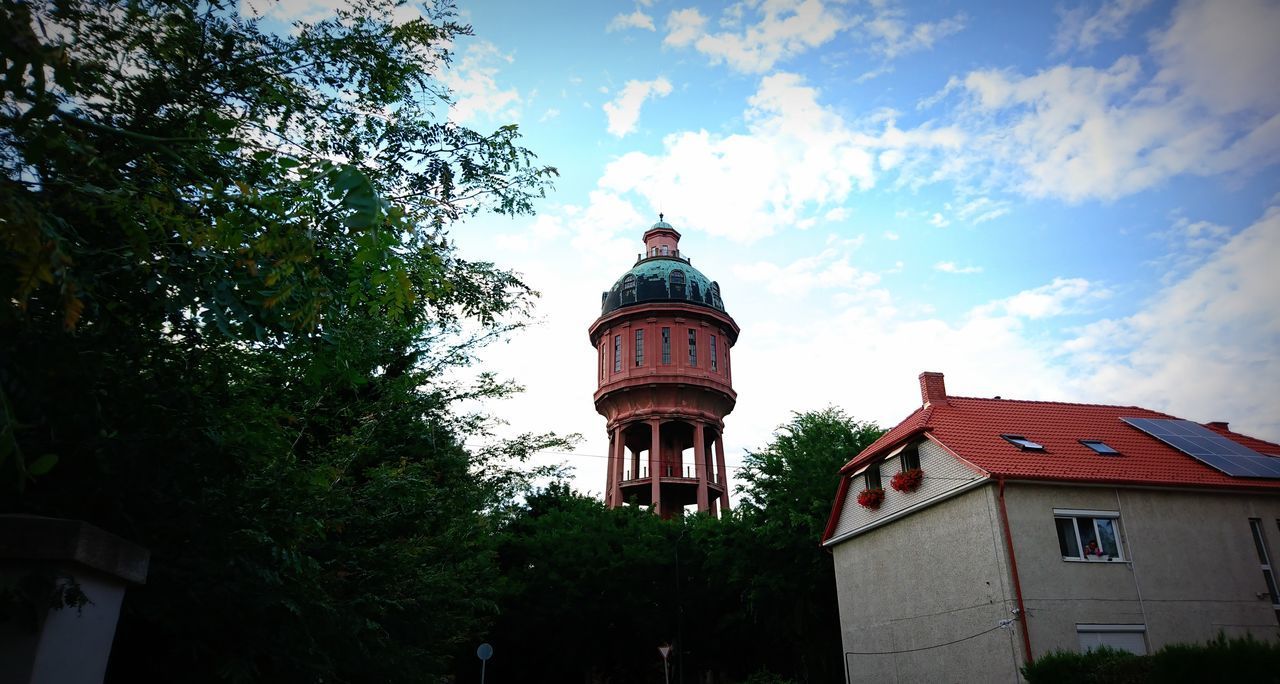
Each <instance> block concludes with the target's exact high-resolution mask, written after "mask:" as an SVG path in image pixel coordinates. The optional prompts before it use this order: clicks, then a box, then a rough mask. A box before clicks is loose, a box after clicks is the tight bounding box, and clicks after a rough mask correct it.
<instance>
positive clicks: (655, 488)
mask: <svg viewBox="0 0 1280 684" xmlns="http://www.w3.org/2000/svg"><path fill="white" fill-rule="evenodd" d="M649 431H650V434H651V435H652V438H651V439H652V441H651V442H650V445H649V488H650V494H649V498H650V499H651V500H652V502H653V512H654V513H657V512H658V503H659V502H661V501H662V481H661V480H659V479H658V478H659V477H661V475H662V473H661V472H660V471H661V470H662V460H661V454H662V441H661V439H662V421H660V420H658V419H656V418H655V419H653V420H650V421H649Z"/></svg>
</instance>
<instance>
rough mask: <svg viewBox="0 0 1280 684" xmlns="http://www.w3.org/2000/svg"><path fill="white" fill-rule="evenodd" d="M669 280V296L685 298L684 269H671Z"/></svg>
mask: <svg viewBox="0 0 1280 684" xmlns="http://www.w3.org/2000/svg"><path fill="white" fill-rule="evenodd" d="M669 280H670V284H671V296H672V297H678V298H680V299H685V293H684V271H681V270H680V269H676V270H674V271H672V272H671V276H670V278H669Z"/></svg>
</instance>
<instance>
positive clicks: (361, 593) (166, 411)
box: [0, 0, 565, 682]
mask: <svg viewBox="0 0 1280 684" xmlns="http://www.w3.org/2000/svg"><path fill="white" fill-rule="evenodd" d="M394 10H395V3H392V2H378V1H375V0H358V1H357V2H353V3H351V4H349V5H348V6H347V7H345V8H343V9H341V10H339V11H338V13H337V15H336V16H335V17H334V18H332V19H328V20H325V21H321V22H317V23H313V24H299V25H297V26H295V27H294V30H293V32H291V33H289V34H288V35H275V34H272V33H268V32H265V31H264V30H263V29H262V28H261V26H259V24H258V22H257V21H256V20H254V19H253V18H251V17H245V16H241V14H240V6H239V5H238V4H235V3H225V2H221V1H219V0H214V2H195V1H192V0H135V1H132V2H90V1H88V0H82V1H76V0H67V1H64V2H56V3H55V2H33V3H22V2H15V1H14V0H0V19H3V22H4V26H5V27H6V31H4V32H2V34H0V54H3V56H4V59H5V61H4V65H5V69H4V72H3V74H0V94H2V98H0V249H3V255H2V258H0V287H2V288H5V290H4V291H5V298H4V303H3V304H0V409H2V410H0V469H2V470H3V472H4V477H3V478H0V487H4V488H6V489H23V490H25V491H24V492H23V493H22V495H21V496H20V497H18V496H0V502H3V503H0V507H2V508H3V510H5V511H6V512H7V511H21V512H26V513H36V514H42V515H52V516H57V517H68V518H79V519H83V520H87V521H89V522H91V523H93V524H95V525H98V526H101V527H103V528H105V529H108V530H110V531H112V532H115V533H117V534H120V535H122V536H124V537H126V538H129V539H130V540H132V541H135V542H137V543H139V544H141V545H143V546H145V547H147V548H149V549H150V550H151V553H152V562H151V569H150V574H149V577H148V579H147V584H146V585H145V586H141V587H136V588H133V589H131V590H130V592H129V598H128V600H127V601H126V602H125V604H124V613H123V615H122V617H121V621H120V624H119V629H118V633H117V639H116V644H115V648H114V651H113V656H112V660H111V672H110V673H109V679H110V680H111V681H169V680H173V679H174V678H175V677H177V678H181V679H183V680H193V681H202V680H232V681H259V680H262V681H286V682H287V681H305V682H313V681H322V680H328V681H335V680H337V681H377V682H383V681H423V680H431V679H433V678H434V679H438V678H439V677H441V676H444V674H445V673H447V672H449V671H450V669H451V667H452V662H451V658H452V657H453V655H454V653H455V652H456V650H457V649H458V648H459V647H460V645H461V644H463V643H474V640H475V638H476V637H477V636H478V635H479V634H480V633H481V632H483V631H484V630H485V627H486V625H487V624H488V622H489V621H490V620H491V619H492V617H493V615H494V612H495V610H496V603H495V598H496V593H495V592H496V585H497V565H496V555H495V547H494V536H493V532H494V530H495V526H496V524H497V522H498V521H500V520H501V515H502V511H503V506H504V504H505V502H506V501H508V500H509V499H510V498H511V497H512V496H514V495H515V494H516V493H518V492H521V491H523V490H525V489H526V488H527V487H528V483H529V482H530V480H531V478H536V477H539V476H541V475H543V474H545V473H542V472H540V471H537V470H528V469H525V468H523V466H521V465H520V462H521V461H522V459H523V458H524V457H526V456H527V455H528V454H529V453H532V452H533V451H536V450H537V449H539V448H544V447H548V446H558V447H563V446H564V445H565V442H564V440H561V439H559V438H556V437H555V436H554V435H545V436H536V435H535V436H525V437H523V438H521V439H518V440H512V441H506V442H503V441H495V440H493V439H491V438H490V437H488V434H489V427H490V423H489V422H488V420H487V419H486V418H485V417H483V416H478V415H472V414H469V413H466V412H464V411H462V409H461V408H460V407H462V406H465V405H470V403H471V402H473V401H474V400H477V399H487V398H497V397H501V396H504V395H506V394H508V393H510V392H512V391H514V390H515V389H516V388H515V387H514V386H512V385H510V384H507V383H503V382H499V381H497V380H496V379H495V378H493V377H492V376H490V375H487V374H484V373H479V374H477V375H476V376H475V377H473V378H469V379H468V374H467V373H466V372H465V371H464V372H459V369H462V368H465V367H466V366H468V365H469V364H470V362H471V360H472V354H473V352H474V350H475V349H476V346H477V345H478V344H481V343H483V342H484V341H486V340H488V339H492V338H494V337H497V336H501V335H503V334H505V333H507V332H509V331H510V330H511V329H512V328H513V327H516V326H519V325H521V324H522V322H523V320H524V314H525V313H526V312H527V310H528V308H529V306H530V305H531V300H532V297H533V296H534V294H535V293H533V292H531V291H530V289H529V288H528V287H527V286H525V285H524V284H523V283H522V282H521V281H520V280H519V279H518V278H517V277H516V276H515V275H514V274H512V273H510V272H508V271H504V270H502V269H499V268H496V267H495V266H493V265H492V264H488V263H482V262H468V261H466V260H463V259H460V258H459V257H458V256H457V255H456V254H455V253H454V251H453V249H452V247H451V245H450V244H449V242H448V239H447V235H446V232H445V229H446V228H447V227H448V226H449V225H450V224H451V223H452V222H453V221H454V220H455V219H458V218H461V217H465V216H468V215H470V214H472V213H474V212H476V211H480V210H495V211H499V212H504V213H522V212H528V211H530V210H531V208H532V204H531V202H532V201H533V199H534V198H536V197H538V196H539V195H541V193H542V192H543V191H544V189H545V188H546V183H547V181H548V180H549V179H550V178H551V177H552V176H553V175H554V169H550V168H547V167H539V166H537V165H535V164H534V160H533V156H532V154H531V153H530V152H529V151H528V150H525V149H524V148H521V147H519V146H518V144H517V141H518V132H517V131H516V129H515V128H514V127H511V126H508V127H503V128H500V129H498V130H497V131H494V132H492V133H487V134H484V133H478V132H475V131H471V130H467V129H464V128H461V127H458V126H456V125H454V124H451V123H447V122H442V121H439V120H437V118H436V117H437V115H438V114H439V113H441V111H442V110H441V109H440V107H441V103H442V98H444V97H446V96H447V93H445V92H444V91H443V90H442V89H441V88H440V86H438V85H437V83H436V81H434V77H435V75H436V74H438V73H439V72H440V70H441V69H443V68H446V67H447V60H448V53H447V51H446V46H447V45H449V44H450V42H451V41H453V40H455V39H457V38H458V37H460V36H463V35H466V34H467V33H468V32H469V29H468V28H467V27H466V26H463V25H460V24H458V23H456V22H455V21H454V20H453V16H452V13H451V9H450V8H449V7H448V6H444V7H438V8H436V9H435V10H434V12H433V13H432V14H431V16H430V18H429V20H428V19H423V20H416V21H412V22H408V23H395V22H393V21H392V12H393V11H394ZM475 443H483V444H484V446H480V447H474V446H469V445H472V444H475ZM7 493H8V492H6V494H7ZM89 599H90V600H92V596H90V597H89ZM176 673H180V674H176Z"/></svg>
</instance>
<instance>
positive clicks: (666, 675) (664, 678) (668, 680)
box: [480, 657, 671, 684]
mask: <svg viewBox="0 0 1280 684" xmlns="http://www.w3.org/2000/svg"><path fill="white" fill-rule="evenodd" d="M669 672H670V668H668V667H667V659H666V658H665V657H664V658H663V659H662V681H664V682H666V683H667V684H671V675H670V674H669ZM480 684H484V682H481V683H480Z"/></svg>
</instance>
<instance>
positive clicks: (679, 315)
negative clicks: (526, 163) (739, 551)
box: [590, 214, 738, 518]
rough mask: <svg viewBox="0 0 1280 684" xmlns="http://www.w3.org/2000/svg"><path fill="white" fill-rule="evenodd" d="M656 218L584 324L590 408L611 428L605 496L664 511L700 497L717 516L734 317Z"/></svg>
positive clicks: (723, 505)
mask: <svg viewBox="0 0 1280 684" xmlns="http://www.w3.org/2000/svg"><path fill="white" fill-rule="evenodd" d="M662 218H663V217H662V215H661V214H659V215H658V222H657V223H655V224H653V227H652V228H650V229H649V230H647V231H645V234H644V253H643V254H640V255H638V258H637V259H636V263H635V265H634V266H632V267H631V270H629V271H627V272H626V273H625V274H623V276H622V277H621V278H619V279H618V280H617V282H615V283H614V284H613V287H611V288H610V289H609V290H608V291H607V292H605V293H604V294H603V295H602V297H601V299H602V302H601V307H600V318H597V319H596V321H595V322H594V323H592V324H591V329H590V334H591V344H592V346H594V347H595V348H596V353H597V355H598V368H597V381H598V388H597V389H596V393H595V401H596V410H597V411H599V412H600V414H601V415H603V416H604V417H605V418H606V419H607V420H608V428H609V467H608V474H607V475H606V478H605V504H606V505H607V506H609V507H610V508H616V507H618V506H621V505H623V504H626V503H634V504H637V505H642V506H654V507H656V510H657V512H658V514H659V515H661V516H662V517H663V518H670V517H672V516H675V515H680V514H681V513H682V512H683V511H684V509H685V507H686V506H689V505H692V504H696V505H697V510H699V511H708V512H710V513H711V514H712V515H718V514H719V512H720V511H728V510H729V487H728V483H729V478H728V477H727V475H726V471H725V465H724V417H725V416H726V415H728V414H729V412H730V411H732V410H733V406H734V403H735V402H736V400H737V394H736V393H735V392H734V391H733V383H732V379H733V373H732V369H733V365H732V363H731V362H730V353H729V350H730V349H731V348H732V347H733V344H734V343H735V342H737V341H738V324H737V323H734V322H733V318H732V317H730V316H729V314H727V313H725V310H724V302H723V301H722V300H721V299H720V286H719V285H718V284H717V283H716V282H715V281H712V280H708V279H707V277H706V276H704V275H702V273H701V272H699V271H698V270H697V269H695V268H694V267H693V265H692V264H691V263H690V260H689V259H688V258H686V257H684V256H681V254H680V233H678V232H676V229H675V228H672V227H671V225H670V224H668V223H667V222H666V221H664V220H662Z"/></svg>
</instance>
